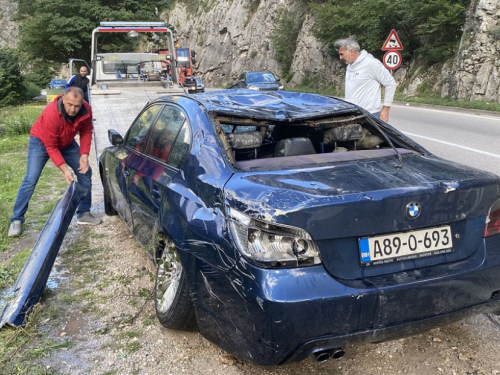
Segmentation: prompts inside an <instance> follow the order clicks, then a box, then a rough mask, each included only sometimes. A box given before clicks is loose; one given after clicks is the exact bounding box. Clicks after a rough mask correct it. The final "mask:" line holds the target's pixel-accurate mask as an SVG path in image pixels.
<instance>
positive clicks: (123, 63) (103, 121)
mask: <svg viewBox="0 0 500 375" xmlns="http://www.w3.org/2000/svg"><path fill="white" fill-rule="evenodd" d="M109 33H126V34H127V35H128V36H130V37H137V36H138V35H139V34H140V33H150V35H153V37H154V38H153V39H156V40H165V44H166V45H164V46H162V47H163V48H158V49H157V50H156V51H152V52H127V53H124V52H106V53H103V52H100V51H98V46H100V45H101V43H102V42H100V43H98V42H99V40H98V38H99V36H101V35H107V34H109ZM160 34H161V36H162V38H160V37H159V35H160ZM155 36H156V38H155ZM161 49H163V50H168V51H174V49H175V45H174V38H173V35H172V31H171V30H170V29H169V28H168V27H166V25H165V23H164V22H101V23H100V26H99V27H97V28H95V29H94V31H93V32H92V48H91V66H90V67H89V66H88V64H87V63H86V62H85V61H83V60H78V59H71V60H70V64H69V66H70V75H72V72H73V68H74V67H76V66H77V65H86V66H87V67H88V68H89V69H90V75H89V80H90V104H91V106H92V112H93V115H94V144H95V153H96V160H97V159H98V156H99V155H100V154H101V153H102V151H103V149H104V148H105V147H107V146H108V145H109V141H108V138H107V130H108V129H111V128H112V129H115V130H117V131H119V132H121V133H122V134H125V133H126V131H127V129H128V127H129V126H130V124H131V123H132V121H133V120H134V119H135V117H136V116H137V115H138V114H139V112H140V111H141V110H142V108H143V107H144V106H145V105H146V103H147V102H149V101H150V100H152V99H155V98H156V97H158V96H160V95H165V94H176V93H188V92H189V91H188V89H187V87H186V86H185V85H184V84H183V83H182V82H181V80H180V74H179V69H171V70H170V74H168V75H166V74H162V71H163V69H164V66H165V65H168V66H174V67H177V66H178V65H180V64H179V62H178V61H177V60H176V58H175V56H174V55H172V54H164V53H162V54H160V53H158V50H161Z"/></svg>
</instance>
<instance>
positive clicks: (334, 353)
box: [314, 348, 345, 362]
mask: <svg viewBox="0 0 500 375" xmlns="http://www.w3.org/2000/svg"><path fill="white" fill-rule="evenodd" d="M344 354H345V351H344V349H342V348H335V349H328V350H322V351H319V352H316V353H314V358H316V362H325V361H328V360H329V359H330V358H332V359H340V358H342V357H343V356H344Z"/></svg>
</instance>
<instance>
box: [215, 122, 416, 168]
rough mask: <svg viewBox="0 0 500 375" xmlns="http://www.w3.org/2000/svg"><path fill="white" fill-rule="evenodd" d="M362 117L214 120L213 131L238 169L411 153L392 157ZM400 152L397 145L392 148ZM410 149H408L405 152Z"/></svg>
mask: <svg viewBox="0 0 500 375" xmlns="http://www.w3.org/2000/svg"><path fill="white" fill-rule="evenodd" d="M371 121H373V120H371V119H368V118H367V117H366V116H365V115H362V114H359V112H358V113H356V114H355V115H347V116H346V115H342V116H337V117H329V118H323V119H314V120H312V119H306V120H301V121H295V122H280V121H274V122H273V121H262V120H252V119H248V118H236V117H234V118H232V117H223V116H219V117H217V118H216V123H217V130H218V134H219V137H220V139H221V142H222V144H223V145H224V149H225V150H226V152H227V155H228V157H229V159H230V161H231V163H232V164H233V166H234V167H236V168H237V169H238V170H241V171H251V170H275V169H286V168H296V167H301V166H309V165H317V164H323V163H331V162H338V161H353V160H360V159H366V158H373V157H383V156H390V155H397V153H398V152H399V153H401V154H404V153H408V152H413V151H412V150H407V149H406V147H407V146H403V148H398V151H397V152H396V151H395V150H394V148H393V147H391V145H390V143H389V142H388V141H387V138H388V135H384V134H382V133H381V131H379V130H378V129H377V126H375V125H374V124H373V123H372V122H371ZM391 141H392V143H393V145H394V146H395V147H401V142H397V143H395V141H394V139H391ZM408 148H410V147H408Z"/></svg>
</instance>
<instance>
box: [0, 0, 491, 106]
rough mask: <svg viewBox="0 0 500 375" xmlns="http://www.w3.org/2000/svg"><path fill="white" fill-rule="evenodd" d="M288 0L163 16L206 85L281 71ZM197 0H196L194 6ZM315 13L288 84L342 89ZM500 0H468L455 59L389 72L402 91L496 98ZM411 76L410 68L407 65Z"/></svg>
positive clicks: (224, 0)
mask: <svg viewBox="0 0 500 375" xmlns="http://www.w3.org/2000/svg"><path fill="white" fill-rule="evenodd" d="M300 3H302V2H296V1H293V0H206V1H203V2H202V1H194V0H193V1H183V2H180V1H177V3H176V6H175V8H174V9H173V10H171V11H170V12H169V13H165V14H163V15H162V17H163V19H164V20H165V21H167V22H169V23H171V24H172V25H174V26H175V29H176V31H177V37H178V40H179V42H180V43H181V44H182V45H183V46H185V47H189V48H191V49H193V50H195V51H196V52H197V56H196V57H197V66H196V68H197V72H198V74H199V75H200V76H201V77H202V78H203V79H204V80H205V83H206V84H207V85H208V86H224V85H227V84H230V83H233V82H235V81H236V79H237V78H238V75H239V73H240V72H242V71H245V70H261V69H269V70H271V71H274V72H276V73H277V74H278V75H280V74H281V73H282V72H281V68H280V66H279V64H278V62H277V61H276V60H275V59H274V50H273V44H272V42H271V35H273V32H274V27H275V25H276V20H277V18H278V15H279V12H280V11H281V10H283V9H287V10H291V11H297V12H300V11H301V9H300V8H298V7H299V6H300ZM196 4H200V5H199V6H197V5H196ZM0 9H2V12H0V30H2V31H1V33H0V47H3V46H11V47H15V46H16V44H17V40H18V27H17V25H16V24H15V23H14V22H13V21H12V17H13V16H14V14H15V10H16V3H15V2H13V1H12V0H0ZM313 27H314V19H313V18H312V16H311V15H305V17H304V22H303V23H302V27H301V29H300V32H299V35H298V38H297V48H296V50H295V52H294V55H293V56H294V57H293V62H292V66H291V70H292V72H293V73H294V74H293V78H292V80H291V81H290V83H289V84H291V85H298V84H301V83H302V82H311V80H313V81H314V82H317V83H320V84H321V85H322V86H334V87H336V88H338V89H340V90H342V89H343V84H344V80H343V75H344V69H345V67H344V65H343V64H341V63H340V62H339V61H338V60H337V59H332V58H331V57H329V56H328V54H327V53H326V48H325V46H324V45H322V44H321V43H320V42H318V40H316V39H315V38H314V36H313V35H312V29H313ZM499 49H500V1H499V0H472V1H471V5H470V8H469V10H468V14H467V19H466V24H465V26H464V33H463V36H462V40H461V43H460V48H459V51H458V53H457V55H456V57H455V59H454V61H453V62H444V64H443V66H441V67H433V69H430V70H427V71H426V72H421V71H420V70H419V69H415V68H414V67H413V66H411V64H410V63H406V64H403V65H402V66H401V67H400V68H399V69H398V70H397V71H396V73H395V77H396V79H397V80H398V82H399V83H401V84H404V85H405V89H404V93H405V94H407V95H415V94H416V93H417V92H418V89H419V86H420V85H421V84H423V83H425V82H427V83H428V82H432V83H433V88H434V90H437V91H438V92H441V95H442V96H450V97H452V98H457V99H466V100H486V101H492V102H499V100H500V56H499V54H498V51H499ZM415 71H416V73H412V76H409V74H410V72H415Z"/></svg>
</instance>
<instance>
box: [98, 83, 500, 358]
mask: <svg viewBox="0 0 500 375" xmlns="http://www.w3.org/2000/svg"><path fill="white" fill-rule="evenodd" d="M162 101H164V102H166V103H176V104H178V105H180V106H181V107H182V108H183V109H184V111H185V113H186V114H187V118H188V119H189V120H190V126H191V129H192V134H191V151H190V153H189V154H188V156H187V158H186V160H185V162H184V164H183V165H182V167H181V169H180V170H179V171H175V170H172V171H171V172H174V173H172V175H171V176H172V180H171V182H169V184H168V185H166V186H160V188H161V189H162V191H161V199H160V205H159V206H158V215H153V214H150V215H143V218H145V217H146V216H147V217H148V219H147V220H146V221H144V223H143V225H144V228H149V229H145V230H144V231H143V232H144V233H143V234H144V235H143V236H141V233H136V231H135V229H134V228H132V230H133V231H134V233H135V234H136V237H137V238H138V239H139V241H140V242H141V243H143V244H144V245H151V240H152V239H153V237H154V234H155V233H158V232H160V233H164V234H166V235H167V236H168V237H169V238H170V239H171V240H172V241H173V242H174V244H175V247H176V249H177V251H178V253H179V257H180V259H181V262H182V265H183V268H184V269H185V270H186V272H187V279H188V281H189V284H190V289H191V295H192V299H193V303H194V307H195V309H196V316H197V320H198V326H199V329H200V332H201V334H202V335H203V336H204V337H206V338H207V339H209V340H210V341H212V342H214V343H215V344H217V345H218V346H220V347H222V348H223V349H225V350H227V351H228V352H230V353H232V354H234V355H236V356H237V357H238V358H240V359H244V360H247V361H249V362H253V363H256V364H259V365H277V364H282V363H286V362H289V361H294V360H301V359H303V358H305V357H306V356H308V355H311V354H313V353H315V352H318V351H321V350H327V349H332V348H338V347H342V346H344V345H347V344H349V343H352V342H356V341H368V342H376V341H381V340H384V339H389V338H394V337H400V336H405V335H408V334H411V333H415V332H419V331H421V330H426V329H429V328H433V327H435V326H436V324H441V323H444V322H451V321H454V320H456V319H461V318H463V317H466V316H468V315H469V314H477V313H481V312H488V311H491V312H495V313H499V312H500V299H499V291H500V236H493V237H489V238H486V239H483V237H482V231H484V223H485V219H486V217H485V215H486V213H487V212H488V208H489V206H490V205H491V204H492V203H493V202H494V201H495V200H496V199H498V197H499V195H500V191H499V186H500V185H499V178H498V177H497V176H494V175H492V174H489V173H487V172H483V171H479V170H474V169H470V168H464V167H462V166H459V165H458V164H455V163H453V162H448V161H445V160H441V159H439V158H436V157H434V156H432V155H430V154H429V153H428V152H427V151H426V150H425V149H423V148H422V147H420V146H419V145H417V144H416V143H414V142H413V141H411V140H409V139H408V138H406V137H404V136H403V135H401V134H399V133H398V132H397V131H396V130H395V129H393V128H392V127H390V126H389V125H386V126H385V127H384V130H385V131H386V133H387V134H389V135H390V136H391V137H393V138H394V139H395V140H399V141H400V142H402V143H406V144H407V147H408V146H409V147H410V148H411V147H413V150H414V152H412V153H409V154H405V155H403V158H402V159H403V168H401V169H398V168H395V167H394V165H395V162H396V158H395V157H385V158H380V159H373V160H371V159H370V160H364V161H356V162H346V163H339V164H336V165H333V166H326V167H322V168H312V167H310V168H301V169H290V170H286V171H260V172H248V173H236V172H237V171H236V170H235V169H234V168H233V167H232V166H231V165H230V163H229V161H228V158H227V156H226V155H224V153H223V152H222V151H221V150H222V149H223V147H221V145H220V144H219V143H218V142H219V141H218V137H217V135H216V134H215V132H214V128H215V127H214V124H213V120H212V119H211V117H210V116H209V115H210V113H211V112H216V113H217V114H222V115H226V116H232V115H235V116H236V115H239V116H246V117H249V118H253V119H255V120H258V119H275V120H276V121H291V120H293V119H296V118H303V117H308V118H309V117H321V116H324V115H325V114H326V113H330V112H333V111H336V112H337V113H339V112H340V113H348V112H352V111H355V110H357V109H356V108H355V107H354V106H353V105H351V104H349V103H345V102H342V101H338V100H335V99H332V98H325V97H316V96H311V95H308V94H296V93H286V92H279V93H274V92H273V93H265V94H263V93H248V92H246V91H239V90H230V92H228V91H221V92H215V93H207V94H198V95H195V96H192V97H191V98H187V97H171V98H168V97H165V98H163V99H159V100H157V101H156V102H155V103H161V102H162ZM262 101H265V104H264V105H261V106H259V103H261V102H262ZM153 104H154V103H153ZM304 107H307V111H304V110H303V108H304ZM361 112H362V111H361ZM120 153H123V149H122V148H116V147H113V148H110V149H108V150H107V151H105V153H104V154H103V156H102V157H101V163H102V164H105V165H106V166H108V165H109V167H110V169H113V168H114V167H115V165H114V164H113V160H114V158H115V156H116V155H118V154H120ZM345 175H349V176H350V178H349V179H342V178H341V177H342V176H345ZM424 176H425V178H424ZM104 178H108V179H109V178H112V174H110V173H109V174H105V176H104ZM107 183H109V184H110V186H112V195H113V197H114V198H113V199H114V201H115V202H116V203H115V204H117V205H119V204H120V200H123V199H124V198H122V197H121V196H120V191H119V190H120V189H118V188H117V186H118V184H117V183H114V182H113V181H111V180H109V181H108V182H107ZM159 185H161V184H159ZM429 194H431V195H433V196H434V197H436V196H438V197H440V199H439V200H435V199H434V200H432V199H430V198H429ZM412 200H417V201H421V202H422V204H423V207H424V210H423V212H422V214H421V216H420V217H419V218H417V219H416V220H413V221H411V220H410V219H408V218H406V217H405V215H404V212H403V211H401V212H399V211H394V210H395V208H394V207H396V206H402V207H404V206H405V205H406V204H407V202H410V201H412ZM228 207H233V208H236V209H238V210H239V211H240V212H246V213H247V214H249V215H250V216H253V217H255V218H260V219H266V220H268V221H273V222H276V223H282V224H286V225H292V226H297V227H300V228H304V229H306V230H308V231H309V233H311V234H312V236H313V238H314V239H315V241H316V244H317V245H318V247H319V249H320V253H321V258H322V261H323V264H322V265H319V266H311V267H300V268H291V269H264V268H259V267H256V266H255V265H253V264H251V263H249V262H248V261H247V260H246V259H245V258H244V257H242V256H241V254H240V253H239V251H238V250H237V249H236V247H235V245H234V241H233V239H232V236H231V234H230V232H229V230H228V221H227V220H228V219H227V214H226V210H227V208H228ZM154 211H155V210H154V209H153V208H152V207H150V211H149V212H150V213H151V212H154ZM381 212H384V215H381ZM148 220H149V221H148ZM447 221H451V222H453V224H452V225H453V233H455V234H456V235H457V236H458V237H457V238H456V239H455V241H456V247H457V249H456V251H455V252H453V253H451V254H443V255H438V256H433V257H428V258H421V259H416V260H408V261H402V262H398V263H391V264H387V265H381V266H376V267H372V268H363V267H361V266H360V264H359V251H358V245H357V240H358V238H359V237H360V236H369V235H372V234H378V233H380V232H381V231H384V230H385V231H387V227H390V228H391V229H392V231H393V232H397V231H406V230H414V229H418V228H424V227H429V226H432V225H438V224H440V223H443V222H447ZM134 223H135V221H134V222H133V223H132V224H134ZM466 231H468V237H467V238H465V239H463V238H462V237H463V236H462V235H463V234H464V233H465V232H466ZM153 258H154V255H153ZM436 296H439V297H441V298H438V299H436V298H435V297H436ZM443 296H447V297H446V298H445V297H443ZM381 312H383V314H381Z"/></svg>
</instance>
